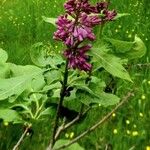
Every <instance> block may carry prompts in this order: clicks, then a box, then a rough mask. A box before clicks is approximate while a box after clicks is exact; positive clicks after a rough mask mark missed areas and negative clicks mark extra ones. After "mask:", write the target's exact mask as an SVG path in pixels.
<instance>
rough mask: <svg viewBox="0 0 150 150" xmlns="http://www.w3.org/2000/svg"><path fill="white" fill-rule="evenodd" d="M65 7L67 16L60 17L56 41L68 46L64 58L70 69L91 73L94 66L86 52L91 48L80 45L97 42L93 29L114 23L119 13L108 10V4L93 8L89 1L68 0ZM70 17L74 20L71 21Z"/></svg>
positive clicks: (103, 3)
mask: <svg viewBox="0 0 150 150" xmlns="http://www.w3.org/2000/svg"><path fill="white" fill-rule="evenodd" d="M64 7H65V10H66V14H65V15H61V16H60V17H58V20H57V22H56V24H57V31H56V32H55V33H54V39H56V40H60V41H62V42H63V43H64V44H65V45H66V46H67V50H65V52H64V56H65V57H66V58H67V59H68V61H69V67H70V68H73V69H77V68H78V69H80V70H84V71H90V70H91V69H92V65H91V64H90V63H88V55H86V52H87V51H88V50H89V49H90V48H91V46H89V45H86V46H81V47H80V44H81V43H83V42H84V41H85V40H90V41H93V40H95V38H96V37H95V34H94V33H93V27H95V26H96V25H101V24H102V23H105V22H107V21H112V20H113V19H114V17H115V16H116V14H117V13H116V11H114V10H113V11H109V10H108V3H107V2H99V3H97V4H96V5H95V6H92V5H91V4H90V3H89V1H88V0H68V1H67V2H66V3H65V4H64ZM68 16H71V17H72V18H71V19H69V17H68Z"/></svg>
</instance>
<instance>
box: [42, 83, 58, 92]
mask: <svg viewBox="0 0 150 150" xmlns="http://www.w3.org/2000/svg"><path fill="white" fill-rule="evenodd" d="M60 88H61V83H60V82H56V83H54V84H50V85H46V86H45V87H44V88H43V90H42V91H41V92H45V91H49V90H53V89H60Z"/></svg>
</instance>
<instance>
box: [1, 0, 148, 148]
mask: <svg viewBox="0 0 150 150" xmlns="http://www.w3.org/2000/svg"><path fill="white" fill-rule="evenodd" d="M64 1H65V0H1V1H0V7H1V9H0V47H1V48H3V49H4V50H6V51H7V52H8V54H9V61H10V62H13V63H16V64H31V63H32V62H31V60H30V55H29V51H30V48H31V46H32V45H33V44H34V43H36V42H41V41H42V42H44V43H46V44H48V43H50V44H51V45H52V46H54V47H56V48H57V49H58V50H61V49H59V46H58V47H57V44H58V43H56V42H55V41H53V38H52V37H53V32H54V31H55V30H56V29H55V27H54V26H53V25H50V24H48V23H46V22H44V21H43V20H42V16H46V17H57V16H58V15H60V14H62V13H63V12H64V8H63V3H64ZM91 2H92V3H95V2H97V0H91ZM111 8H112V9H116V10H117V12H119V13H129V14H130V15H129V16H125V17H123V18H121V19H120V20H117V21H115V22H111V23H110V24H109V25H107V26H106V27H105V28H104V34H105V35H106V36H108V37H113V38H116V39H120V40H127V41H132V40H133V39H134V36H135V35H138V36H139V37H140V38H141V39H142V40H143V41H144V43H145V45H146V46H147V53H146V55H145V56H144V57H143V58H141V59H139V60H136V61H132V62H130V65H131V66H130V68H129V69H128V71H129V73H130V75H131V78H132V80H133V81H134V83H133V84H131V83H128V82H125V81H124V82H123V81H119V82H118V83H117V87H118V88H117V94H118V95H119V96H120V97H122V96H123V95H124V94H125V93H126V91H128V90H130V89H132V88H137V89H138V92H137V93H135V96H134V97H133V98H132V99H131V101H130V102H129V103H128V104H126V105H125V106H124V107H123V108H122V109H120V110H119V111H118V112H116V113H115V114H113V116H112V118H111V120H109V121H108V122H107V123H105V125H104V126H103V127H102V128H99V129H97V130H96V131H95V132H93V133H92V134H90V135H89V136H87V137H85V138H84V139H83V140H81V141H79V143H80V145H82V146H83V147H85V149H86V150H104V149H105V148H106V147H107V146H109V147H110V150H111V149H113V150H133V149H135V150H150V65H142V66H141V65H136V64H149V63H150V50H149V49H150V38H149V35H150V9H149V8H150V1H149V0H111ZM110 109H111V107H110V108H107V109H106V108H102V107H100V108H97V109H95V110H93V111H90V113H89V115H88V116H87V118H86V119H85V120H84V122H83V123H82V124H81V125H80V126H78V125H77V126H76V127H73V128H71V129H69V130H68V131H67V132H66V134H64V135H63V136H64V137H65V138H66V139H67V138H72V136H73V134H74V135H77V134H78V133H80V132H82V131H83V130H84V129H86V128H87V127H89V126H90V125H92V124H93V123H94V122H95V121H96V120H97V119H99V118H100V117H102V115H104V114H106V112H108V111H109V110H110ZM50 124H51V121H50V119H49V120H45V121H44V122H43V123H40V124H38V123H37V124H35V125H34V126H33V129H34V134H33V136H32V138H30V137H29V138H26V139H25V142H24V143H23V144H22V146H21V147H20V149H22V150H27V149H28V150H44V149H45V147H46V146H47V144H48V141H49V137H50V134H49V131H50ZM22 131H23V129H22V126H20V125H12V124H7V123H5V122H1V123H0V150H9V149H11V148H12V146H13V145H14V144H15V143H16V141H17V140H18V138H19V137H20V135H21V134H22ZM148 148H149V149H148Z"/></svg>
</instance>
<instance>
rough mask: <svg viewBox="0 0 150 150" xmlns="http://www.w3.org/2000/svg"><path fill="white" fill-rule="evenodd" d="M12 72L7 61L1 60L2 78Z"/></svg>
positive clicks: (0, 71) (0, 76) (0, 73)
mask: <svg viewBox="0 0 150 150" xmlns="http://www.w3.org/2000/svg"><path fill="white" fill-rule="evenodd" d="M9 74H10V69H9V66H8V64H7V63H2V62H0V78H7V77H8V76H9Z"/></svg>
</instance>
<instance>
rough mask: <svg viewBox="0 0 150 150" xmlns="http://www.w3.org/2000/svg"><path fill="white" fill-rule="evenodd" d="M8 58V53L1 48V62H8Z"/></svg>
mask: <svg viewBox="0 0 150 150" xmlns="http://www.w3.org/2000/svg"><path fill="white" fill-rule="evenodd" d="M7 59H8V54H7V52H6V51H4V50H3V49H2V48H0V62H3V63H4V62H6V61H7Z"/></svg>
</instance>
